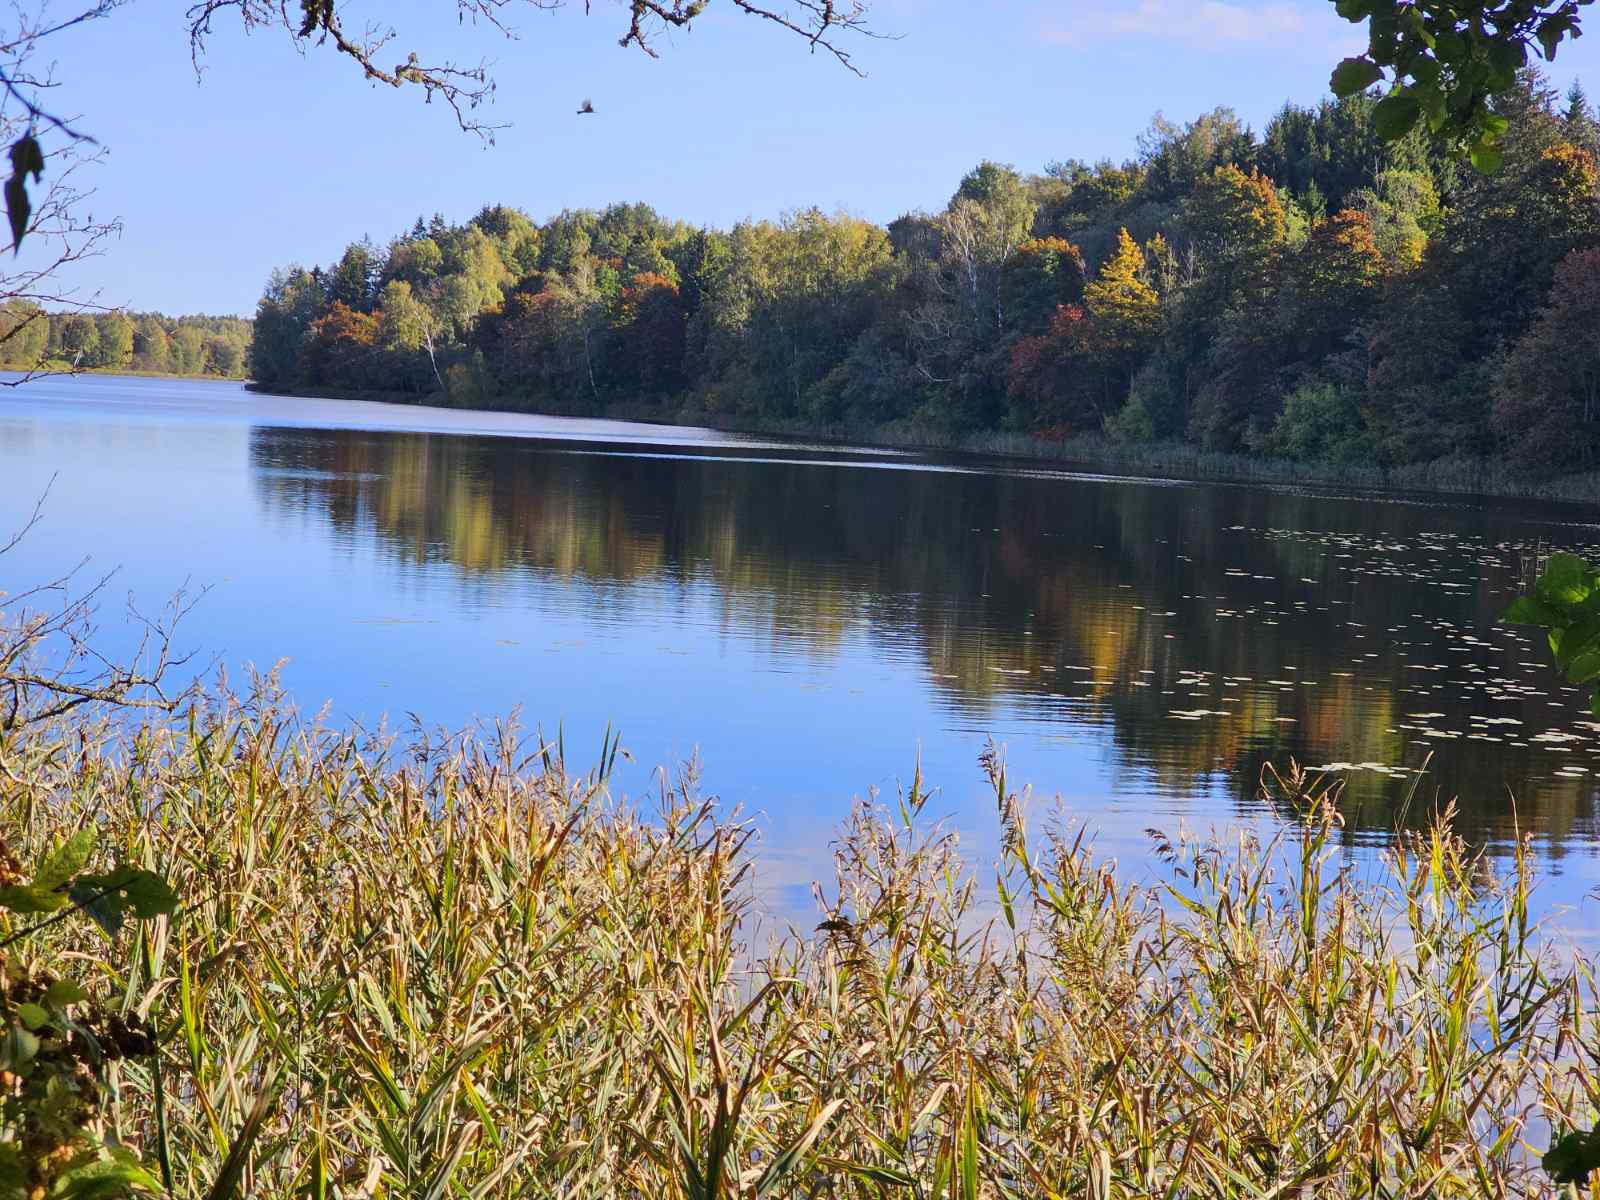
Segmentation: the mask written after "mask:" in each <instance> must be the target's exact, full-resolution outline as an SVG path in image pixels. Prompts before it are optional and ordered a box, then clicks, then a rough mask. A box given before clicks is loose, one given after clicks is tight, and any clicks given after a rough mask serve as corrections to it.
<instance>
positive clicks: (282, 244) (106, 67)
mask: <svg viewBox="0 0 1600 1200" xmlns="http://www.w3.org/2000/svg"><path fill="white" fill-rule="evenodd" d="M184 7H185V6H184V5H183V4H157V3H153V2H152V0H134V2H133V3H132V4H130V5H129V6H128V7H126V8H124V9H123V10H121V11H120V12H118V13H116V14H114V15H113V16H112V17H111V18H109V19H107V20H105V21H101V22H96V23H94V24H92V25H87V26H84V27H81V28H79V29H77V30H73V31H71V32H69V33H67V34H63V35H60V36H59V37H58V38H56V39H55V40H54V43H53V46H52V54H53V56H54V58H55V59H56V61H57V64H58V77H59V78H60V80H61V81H62V84H63V87H62V88H61V89H60V91H59V92H58V93H57V94H56V95H55V96H53V97H52V99H53V101H54V102H55V103H56V104H57V106H58V108H59V109H61V110H64V111H70V112H73V113H81V114H82V115H83V123H84V125H85V126H86V127H87V128H89V129H90V130H91V131H92V132H94V133H95V134H96V135H97V136H99V137H100V138H101V140H102V141H103V142H105V143H106V144H107V146H108V147H109V148H110V151H111V154H110V159H109V161H108V162H107V164H106V165H105V166H104V167H102V168H100V169H98V170H97V171H96V174H95V184H96V187H97V195H96V196H95V198H94V202H93V208H94V211H95V212H96V214H97V215H102V216H112V215H115V216H118V217H120V218H121V220H122V222H123V224H124V233H123V235H122V238H121V240H120V241H119V242H117V243H116V244H114V245H113V246H111V247H110V249H109V251H108V252H107V253H106V254H105V255H104V256H103V257H101V258H99V259H97V260H95V261H94V262H93V263H90V264H85V265H84V266H83V268H82V269H81V270H79V271H78V273H77V274H76V275H75V276H74V277H73V278H74V282H75V283H77V284H78V285H79V287H80V288H82V289H85V290H88V291H97V292H98V293H99V296H100V299H101V301H102V302H103V303H109V304H126V305H130V306H133V307H136V308H154V309H161V310H164V311H168V312H199V311H205V312H238V313H244V314H248V313H249V312H251V311H252V310H253V309H254V306H255V301H256V298H257V297H258V296H259V294H260V291H261V286H262V284H263V282H264V281H265V279H266V276H267V274H268V273H269V271H271V269H272V268H273V267H274V266H277V265H282V264H285V263H288V262H293V261H300V262H304V263H307V264H308V265H309V264H311V263H314V262H327V261H330V260H332V259H334V258H335V257H337V256H338V254H339V253H340V251H341V250H342V248H343V247H344V246H345V244H346V243H348V242H349V241H351V240H353V239H356V238H359V237H361V236H362V235H363V234H366V233H370V234H371V235H372V236H373V238H374V239H375V240H378V241H379V242H382V241H385V240H387V239H388V238H389V237H390V236H391V235H392V234H394V233H396V232H398V231H399V230H400V229H402V228H404V227H408V226H409V225H410V224H411V222H412V221H413V220H414V219H415V218H416V217H417V216H418V215H419V214H431V213H433V212H441V213H443V214H444V215H445V216H446V217H448V218H450V219H453V220H459V219H464V218H466V217H468V216H470V215H471V214H472V213H474V212H475V211H477V209H478V208H479V207H480V206H481V205H483V204H484V203H486V202H498V203H507V204H514V205H517V206H519V207H521V208H524V209H526V210H527V211H528V212H530V213H532V214H533V215H534V216H535V217H538V218H542V217H544V216H546V215H548V214H551V213H554V212H557V211H559V210H560V209H562V208H569V207H580V206H602V205H605V204H607V203H611V202H613V201H618V200H644V201H647V202H649V203H651V204H653V205H654V206H655V207H656V208H657V209H658V210H659V211H660V212H662V213H663V214H666V215H669V216H675V217H682V218H684V219H686V220H690V221H694V222H706V223H712V224H718V225H727V224H730V223H732V222H734V221H737V220H740V219H742V218H745V217H751V216H754V217H768V216H776V215H778V214H779V213H781V212H783V211H785V210H788V209H794V208H801V207H805V206H808V205H812V204H816V205H820V206H821V207H823V208H826V209H838V208H842V209H846V210H848V211H850V212H853V213H856V214H858V215H860V216H863V217H867V218H870V219H872V220H877V221H887V220H890V219H892V218H893V217H895V216H896V215H898V214H899V213H901V212H905V211H908V210H911V209H917V208H934V207H939V206H941V205H942V204H943V203H944V202H945V200H946V199H947V198H948V196H949V194H950V192H951V191H952V190H953V188H954V186H955V183H956V181H957V180H958V179H959V178H960V176H961V175H962V173H963V172H965V171H966V170H967V169H968V168H969V167H971V166H972V165H973V164H974V163H976V162H978V161H979V160H981V159H983V158H993V159H997V160H1000V161H1003V162H1010V163H1013V164H1015V165H1016V166H1017V167H1019V168H1021V169H1023V170H1038V169H1040V168H1042V167H1043V165H1044V164H1045V163H1046V162H1048V161H1050V160H1051V159H1056V158H1066V157H1078V158H1086V159H1095V158H1099V157H1113V158H1118V159H1121V158H1124V157H1127V156H1129V155H1131V154H1132V153H1133V149H1134V138H1135V137H1136V136H1137V134H1138V133H1139V131H1140V130H1141V129H1143V128H1144V127H1145V126H1146V125H1147V124H1148V123H1149V120H1150V117H1151V116H1152V115H1153V114H1154V113H1155V112H1156V111H1157V110H1161V111H1163V112H1165V113H1166V115H1167V116H1169V117H1171V118H1173V119H1175V120H1184V119H1188V118H1190V117H1192V116H1194V115H1195V114H1197V113H1199V112H1201V111H1204V110H1207V109H1209V108H1211V107H1213V106H1215V105H1217V104H1231V105H1232V106H1233V107H1234V108H1236V109H1237V110H1238V111H1239V112H1240V113H1241V114H1242V115H1243V116H1244V117H1245V118H1247V119H1248V120H1250V121H1251V122H1252V123H1253V124H1254V125H1255V126H1256V127H1257V128H1258V129H1259V128H1260V127H1261V125H1262V124H1264V122H1265V121H1266V119H1267V118H1268V117H1269V116H1270V115H1271V114H1272V112H1274V111H1275V110H1276V109H1277V108H1278V107H1279V106H1280V105H1281V104H1282V103H1283V102H1284V101H1285V100H1286V99H1292V100H1295V101H1297V102H1302V103H1308V102H1312V101H1315V100H1316V99H1317V98H1318V97H1319V96H1321V95H1322V94H1323V93H1324V92H1325V85H1326V80H1327V77H1328V71H1329V69H1330V68H1331V66H1332V65H1333V63H1335V62H1336V61H1337V60H1338V59H1339V58H1341V57H1343V56H1344V55H1346V54H1349V53H1354V52H1356V51H1358V50H1359V49H1360V47H1361V45H1362V44H1363V39H1362V36H1361V34H1360V33H1359V31H1358V30H1357V29H1356V27H1354V26H1351V25H1349V24H1347V23H1345V22H1343V21H1341V20H1339V19H1338V18H1337V17H1336V16H1335V15H1334V12H1333V6H1332V4H1331V3H1330V2H1329V0H876V3H875V5H874V14H875V17H874V22H875V27H876V28H878V29H879V30H881V31H882V32H885V33H894V34H898V35H900V36H899V37H898V38H897V39H896V40H882V41H865V40H855V42H854V44H853V47H852V48H853V50H854V53H855V56H856V62H857V64H858V65H859V66H860V67H861V68H862V69H863V70H864V71H865V72H866V73H867V74H866V78H864V79H858V78H856V77H854V76H852V75H850V74H848V73H847V72H845V71H844V70H843V69H842V68H840V67H839V66H837V65H836V64H835V63H834V62H833V61H832V60H831V59H829V58H827V57H826V56H824V55H821V54H817V55H812V54H810V53H808V52H807V49H806V47H805V45H804V44H803V43H801V42H800V41H799V40H798V39H795V38H793V37H792V36H790V35H786V34H782V33H779V32H777V31H775V30H774V29H772V28H771V27H766V26H764V25H763V23H761V22H758V21H755V20H752V19H750V18H748V17H741V16H738V15H736V14H734V13H733V12H732V11H731V9H730V10H728V11H722V10H723V8H724V6H723V5H720V4H717V3H713V4H712V5H711V6H710V8H709V10H708V11H707V13H706V15H705V16H704V17H703V18H702V19H701V22H700V24H699V25H697V26H696V28H695V29H694V31H693V32H692V33H689V34H678V35H676V36H674V37H672V38H664V39H663V40H662V41H661V42H660V43H659V46H658V48H659V50H660V53H661V57H660V58H659V59H658V60H652V59H649V58H647V57H645V56H644V55H642V54H641V53H640V52H639V51H637V50H626V51H625V50H622V49H620V48H619V47H618V46H617V38H618V36H619V35H620V34H621V32H622V30H623V29H624V28H625V26H626V13H625V10H624V8H623V6H622V5H621V4H620V3H617V2H615V0H595V2H594V5H593V12H592V13H591V14H590V15H589V16H587V17H586V16H584V14H583V6H582V4H581V3H576V2H575V3H572V4H570V5H569V6H568V7H566V8H564V9H562V10H560V11H557V12H554V13H547V12H539V11H536V10H534V9H532V8H529V9H527V10H525V11H522V12H518V13H515V15H514V16H513V18H512V20H513V24H514V25H515V26H516V27H517V30H518V32H519V35H520V36H519V37H518V39H517V40H515V41H509V42H508V41H505V40H503V39H501V38H500V37H499V35H497V34H495V33H494V32H493V31H492V30H482V29H480V30H472V29H471V28H461V27H458V25H457V22H456V19H455V6H454V4H452V3H450V2H449V0H390V2H389V3H382V2H380V0H349V2H348V3H347V4H345V5H344V7H343V11H344V12H345V17H344V20H345V23H346V25H347V26H351V27H359V26H360V25H362V24H363V23H364V22H365V20H371V19H376V18H380V17H381V19H382V20H383V21H384V22H385V23H386V24H392V25H393V26H394V27H395V28H396V30H397V34H398V37H397V41H396V43H395V48H396V50H397V51H398V52H397V53H394V54H393V58H394V59H395V60H396V61H398V60H399V59H402V58H403V57H404V55H405V52H406V51H407V50H409V49H411V48H413V47H418V48H420V49H424V50H426V49H428V48H429V47H440V48H442V50H443V51H444V52H445V53H448V54H450V55H451V56H453V57H454V58H455V59H456V60H458V61H476V60H477V59H478V58H481V57H488V58H490V59H491V60H493V63H494V68H493V69H494V74H495V77H496V80H497V83H498V92H497V95H496V98H495V102H494V104H493V106H492V108H490V109H488V110H487V113H486V116H487V117H488V119H489V120H491V121H494V122H504V123H507V124H508V125H509V126H510V127H509V128H507V129H504V130H502V131H501V132H500V133H499V134H498V135H497V138H496V143H495V145H493V146H492V147H484V146H482V145H481V144H480V143H479V142H478V141H477V140H476V139H474V138H473V137H471V136H469V135H466V134H462V133H460V132H458V131H457V130H456V127H455V124H454V121H453V119H452V117H451V114H450V112H449V110H448V109H447V108H445V107H444V106H443V105H441V104H434V105H431V106H429V105H424V104H423V103H422V102H421V97H420V95H418V94H416V93H414V92H401V93H396V92H393V91H391V90H389V89H387V88H373V87H370V86H369V85H367V84H366V83H364V82H363V81H362V80H361V79H360V77H359V74H358V72H357V71H356V69H355V68H354V65H353V64H352V63H350V62H349V61H348V60H345V59H342V58H341V57H339V56H337V55H336V54H334V53H333V52H332V51H330V50H326V49H322V50H317V49H313V50H311V51H309V52H308V53H306V54H305V55H303V56H302V55H300V54H298V53H296V51H295V49H294V48H293V47H292V45H291V44H290V43H289V40H288V38H287V37H286V36H285V35H283V34H281V33H278V34H273V33H270V32H263V31H257V32H256V33H255V34H253V35H251V36H249V37H246V36H244V35H243V34H242V33H241V32H239V31H238V30H237V28H235V27H232V26H230V25H228V23H227V22H226V21H223V22H222V23H221V24H220V25H219V30H218V33H217V35H216V36H215V37H214V38H213V39H212V42H211V46H210V51H209V54H208V55H207V56H206V58H205V59H204V62H203V65H204V67H205V71H204V73H203V76H202V77H201V78H200V79H199V80H198V81H197V80H196V77H195V73H194V70H193V68H192V66H191V65H190V61H189V47H188V41H187V37H186V26H185V24H184V21H183V8H184ZM386 57H387V56H386ZM423 57H424V58H427V57H428V55H426V54H424V56H423ZM1552 74H1553V76H1554V79H1555V81H1556V82H1557V83H1558V84H1560V85H1561V86H1562V87H1565V85H1566V84H1567V83H1568V82H1569V81H1570V80H1571V79H1572V78H1573V76H1574V75H1578V76H1581V77H1583V78H1584V79H1585V80H1586V81H1588V82H1589V84H1590V90H1591V92H1593V93H1596V94H1600V36H1594V37H1590V38H1589V39H1586V40H1585V41H1583V42H1580V43H1577V44H1575V45H1571V46H1568V47H1565V48H1563V50H1562V52H1561V55H1560V58H1559V61H1558V63H1557V64H1556V68H1555V69H1554V70H1553V71H1552ZM586 97H588V98H592V99H593V101H594V105H595V108H596V110H597V112H596V115H595V116H592V117H579V116H577V115H576V113H575V111H574V110H575V109H576V108H577V107H578V105H579V103H580V102H581V101H582V100H583V99H584V98H586ZM23 257H24V259H25V260H26V259H27V257H28V254H27V251H26V249H25V250H24V254H23Z"/></svg>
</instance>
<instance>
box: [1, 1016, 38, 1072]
mask: <svg viewBox="0 0 1600 1200" xmlns="http://www.w3.org/2000/svg"><path fill="white" fill-rule="evenodd" d="M38 1053H39V1039H38V1038H37V1037H35V1036H34V1035H33V1034H32V1033H29V1032H28V1031H27V1030H26V1029H24V1028H23V1027H22V1026H21V1025H13V1026H12V1027H11V1028H10V1029H8V1030H6V1033H5V1036H4V1037H0V1067H3V1068H4V1069H5V1070H7V1071H12V1072H15V1071H17V1070H19V1069H21V1068H22V1067H25V1066H27V1065H28V1064H29V1063H31V1062H32V1061H33V1060H34V1058H35V1057H37V1056H38Z"/></svg>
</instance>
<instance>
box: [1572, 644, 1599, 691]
mask: <svg viewBox="0 0 1600 1200" xmlns="http://www.w3.org/2000/svg"><path fill="white" fill-rule="evenodd" d="M1567 679H1568V680H1569V681H1570V682H1572V683H1593V682H1594V681H1595V680H1596V679H1600V646H1591V647H1590V649H1588V650H1585V651H1583V652H1582V653H1581V654H1578V655H1575V656H1574V657H1573V659H1572V661H1571V662H1570V663H1568V664H1567Z"/></svg>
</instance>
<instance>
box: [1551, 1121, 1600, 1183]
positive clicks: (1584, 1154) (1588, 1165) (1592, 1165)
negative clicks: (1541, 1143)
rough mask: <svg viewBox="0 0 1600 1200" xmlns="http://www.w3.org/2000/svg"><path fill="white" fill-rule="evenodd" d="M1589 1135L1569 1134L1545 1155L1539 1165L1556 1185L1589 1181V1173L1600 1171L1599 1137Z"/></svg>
mask: <svg viewBox="0 0 1600 1200" xmlns="http://www.w3.org/2000/svg"><path fill="white" fill-rule="evenodd" d="M1597 1133H1600V1130H1597V1131H1594V1132H1590V1133H1569V1134H1567V1136H1566V1137H1564V1138H1562V1139H1561V1140H1560V1141H1558V1142H1557V1143H1556V1144H1555V1145H1553V1146H1551V1147H1550V1149H1549V1150H1548V1151H1547V1152H1546V1153H1545V1156H1544V1157H1543V1158H1541V1159H1540V1160H1539V1163H1540V1165H1541V1166H1542V1167H1544V1169H1545V1170H1546V1171H1548V1172H1549V1174H1550V1178H1551V1179H1552V1180H1554V1181H1555V1182H1556V1183H1557V1184H1568V1183H1575V1184H1578V1185H1579V1186H1580V1187H1581V1186H1582V1185H1583V1184H1585V1183H1587V1182H1588V1181H1589V1173H1590V1172H1591V1171H1594V1170H1596V1169H1600V1137H1597V1136H1596V1134H1597Z"/></svg>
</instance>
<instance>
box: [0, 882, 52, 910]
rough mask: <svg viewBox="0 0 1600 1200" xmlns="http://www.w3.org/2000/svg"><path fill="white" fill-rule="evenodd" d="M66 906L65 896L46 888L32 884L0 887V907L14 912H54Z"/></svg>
mask: <svg viewBox="0 0 1600 1200" xmlns="http://www.w3.org/2000/svg"><path fill="white" fill-rule="evenodd" d="M66 906H67V897H66V896H64V895H63V894H62V893H60V892H52V891H50V890H49V889H48V888H41V887H34V886H33V885H32V884H25V885H21V886H17V887H5V888H0V908H8V909H10V910H11V911H12V912H14V913H48V912H56V911H57V910H59V909H63V908H65V907H66Z"/></svg>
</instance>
